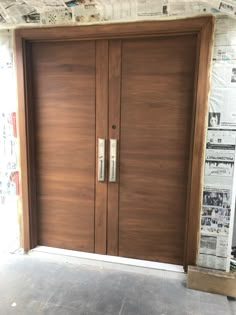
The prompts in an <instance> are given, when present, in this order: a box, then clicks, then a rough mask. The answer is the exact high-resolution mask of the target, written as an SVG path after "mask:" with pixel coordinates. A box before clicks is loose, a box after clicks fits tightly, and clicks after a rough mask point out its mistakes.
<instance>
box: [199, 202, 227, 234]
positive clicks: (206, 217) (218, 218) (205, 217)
mask: <svg viewBox="0 0 236 315" xmlns="http://www.w3.org/2000/svg"><path fill="white" fill-rule="evenodd" d="M230 214H231V209H230V208H223V207H212V206H208V207H206V206H205V207H203V208H202V217H201V233H202V234H204V233H205V234H207V235H229V224H230Z"/></svg>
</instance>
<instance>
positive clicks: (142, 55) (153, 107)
mask: <svg viewBox="0 0 236 315" xmlns="http://www.w3.org/2000/svg"><path fill="white" fill-rule="evenodd" d="M196 45H197V36H196V35H183V36H168V37H163V38H153V39H137V40H124V41H123V44H122V88H121V136H120V194H119V255H120V256H124V257H132V258H139V259H145V260H154V261H159V262H165V263H173V264H180V265H181V264H183V259H184V244H185V220H186V198H187V178H188V165H189V152H190V137H191V133H190V131H191V127H192V124H193V119H192V111H193V108H194V106H193V97H194V78H195V63H196Z"/></svg>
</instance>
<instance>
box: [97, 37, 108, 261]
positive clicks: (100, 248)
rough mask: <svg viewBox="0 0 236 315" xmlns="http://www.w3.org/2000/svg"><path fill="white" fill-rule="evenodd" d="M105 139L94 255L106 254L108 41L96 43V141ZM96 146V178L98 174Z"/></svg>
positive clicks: (98, 186) (98, 194)
mask: <svg viewBox="0 0 236 315" xmlns="http://www.w3.org/2000/svg"><path fill="white" fill-rule="evenodd" d="M98 138H102V139H105V141H106V142H105V145H106V152H105V154H106V162H105V163H106V166H105V181H104V182H98V180H96V207H95V253H97V254H103V255H105V254H106V253H107V178H108V176H107V175H108V140H107V139H108V41H107V40H100V41H96V141H97V140H98ZM97 148H98V145H96V176H97V174H98V170H97V167H98V164H97V161H98V150H97Z"/></svg>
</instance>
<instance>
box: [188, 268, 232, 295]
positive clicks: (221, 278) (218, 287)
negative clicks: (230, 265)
mask: <svg viewBox="0 0 236 315" xmlns="http://www.w3.org/2000/svg"><path fill="white" fill-rule="evenodd" d="M187 287H188V288H189V289H193V290H199V291H205V292H209V293H215V294H222V295H225V296H230V297H234V298H236V273H235V272H223V271H218V270H210V269H206V268H200V267H194V266H189V267H188V280H187Z"/></svg>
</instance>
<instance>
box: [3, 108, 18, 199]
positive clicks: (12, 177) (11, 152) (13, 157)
mask: <svg viewBox="0 0 236 315" xmlns="http://www.w3.org/2000/svg"><path fill="white" fill-rule="evenodd" d="M18 194H19V172H18V170H17V130H16V113H15V112H13V113H1V114H0V195H18Z"/></svg>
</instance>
